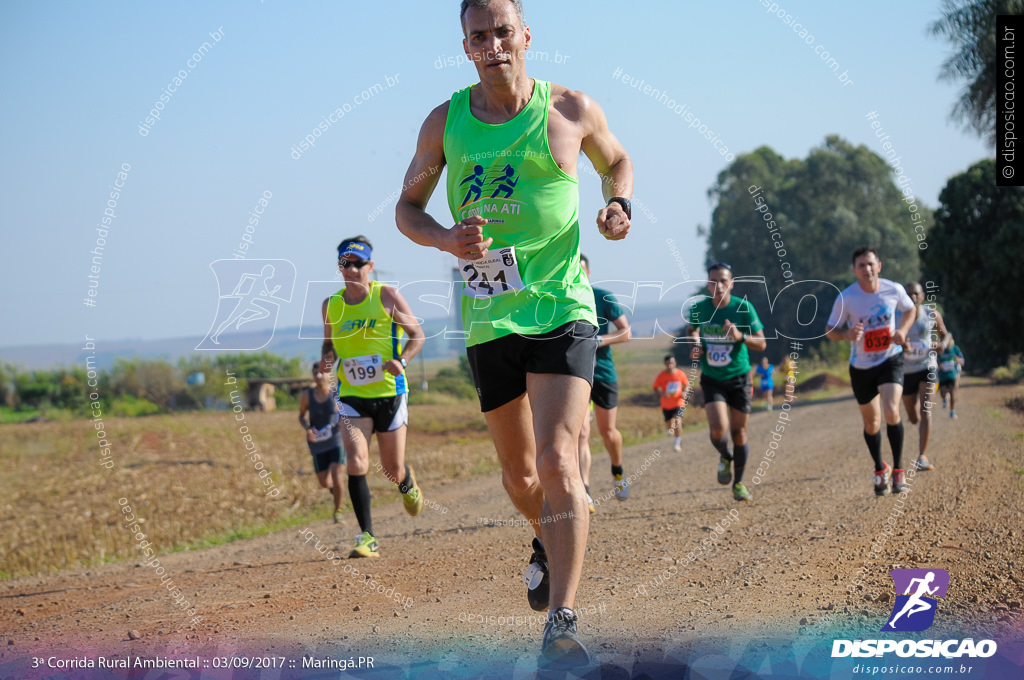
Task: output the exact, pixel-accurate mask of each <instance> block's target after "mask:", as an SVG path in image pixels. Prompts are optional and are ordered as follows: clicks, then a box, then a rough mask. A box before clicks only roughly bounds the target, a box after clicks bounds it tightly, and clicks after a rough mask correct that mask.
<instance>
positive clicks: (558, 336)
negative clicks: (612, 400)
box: [466, 321, 597, 413]
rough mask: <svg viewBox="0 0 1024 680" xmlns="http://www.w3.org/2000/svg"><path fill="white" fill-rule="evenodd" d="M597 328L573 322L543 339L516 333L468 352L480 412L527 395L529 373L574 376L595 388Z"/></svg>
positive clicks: (544, 336) (474, 347) (543, 335)
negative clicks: (525, 393)
mask: <svg viewBox="0 0 1024 680" xmlns="http://www.w3.org/2000/svg"><path fill="white" fill-rule="evenodd" d="M596 354H597V328H596V327H594V326H591V325H590V324H589V323H587V322H585V321H570V322H569V323H567V324H563V325H561V326H559V327H558V328H556V329H554V330H553V331H548V332H547V333H542V334H540V335H519V334H516V333H513V334H512V335H506V336H504V337H501V338H497V339H495V340H491V341H489V342H484V343H481V344H479V345H473V346H472V347H467V348H466V356H467V358H468V359H469V368H470V370H471V371H472V372H473V382H474V383H475V384H476V393H477V395H478V396H479V397H480V410H481V411H483V412H484V413H486V412H487V411H493V410H494V409H496V408H498V407H499V406H504V405H505V404H507V403H509V402H510V401H512V400H513V399H515V398H517V397H519V396H520V395H521V394H523V393H524V392H526V374H527V373H555V374H558V375H574V376H576V377H579V378H583V379H584V380H586V381H587V382H588V383H590V384H591V385H593V384H594V359H595V357H596Z"/></svg>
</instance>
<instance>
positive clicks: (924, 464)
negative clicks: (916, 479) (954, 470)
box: [915, 456, 935, 472]
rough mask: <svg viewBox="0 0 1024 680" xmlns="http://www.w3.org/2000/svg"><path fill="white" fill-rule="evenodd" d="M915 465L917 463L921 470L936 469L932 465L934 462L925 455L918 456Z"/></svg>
mask: <svg viewBox="0 0 1024 680" xmlns="http://www.w3.org/2000/svg"><path fill="white" fill-rule="evenodd" d="M915 465H917V469H918V470H920V471H921V472H927V471H928V470H934V469H935V466H934V465H932V462H931V461H930V460H928V459H927V458H925V457H924V456H921V457H920V458H918V459H917V463H915Z"/></svg>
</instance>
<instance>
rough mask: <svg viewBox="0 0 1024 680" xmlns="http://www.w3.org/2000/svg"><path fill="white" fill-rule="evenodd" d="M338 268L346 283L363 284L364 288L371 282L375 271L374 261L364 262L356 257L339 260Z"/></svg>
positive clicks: (347, 256) (349, 256) (348, 256)
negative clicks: (371, 275) (371, 276)
mask: <svg viewBox="0 0 1024 680" xmlns="http://www.w3.org/2000/svg"><path fill="white" fill-rule="evenodd" d="M338 268H339V269H341V276H342V278H344V279H345V282H346V283H361V284H363V285H364V286H365V285H366V284H367V283H369V281H370V272H372V271H373V260H363V259H361V258H359V257H356V256H355V255H346V256H345V257H343V258H341V259H340V260H338Z"/></svg>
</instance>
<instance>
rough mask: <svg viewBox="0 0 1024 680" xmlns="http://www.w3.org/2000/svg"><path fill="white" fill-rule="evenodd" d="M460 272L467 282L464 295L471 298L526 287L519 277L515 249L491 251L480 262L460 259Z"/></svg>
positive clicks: (485, 296) (490, 295)
mask: <svg viewBox="0 0 1024 680" xmlns="http://www.w3.org/2000/svg"><path fill="white" fill-rule="evenodd" d="M459 271H461V272H462V279H463V280H464V281H465V282H466V287H465V288H464V289H463V290H462V294H463V295H466V296H469V297H474V298H487V297H493V296H495V295H503V294H504V293H508V292H511V291H514V290H522V289H523V288H524V287H525V286H524V285H523V279H522V277H521V276H519V266H518V262H517V261H516V249H515V247H509V248H501V249H500V250H496V251H491V252H489V253H488V254H487V256H486V257H484V258H482V259H480V260H472V261H470V260H463V259H459Z"/></svg>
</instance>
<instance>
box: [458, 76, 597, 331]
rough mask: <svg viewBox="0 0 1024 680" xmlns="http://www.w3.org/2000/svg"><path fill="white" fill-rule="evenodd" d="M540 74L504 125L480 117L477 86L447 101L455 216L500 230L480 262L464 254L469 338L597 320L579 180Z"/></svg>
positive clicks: (487, 232)
mask: <svg viewBox="0 0 1024 680" xmlns="http://www.w3.org/2000/svg"><path fill="white" fill-rule="evenodd" d="M534 83H535V84H534V88H533V95H532V97H531V98H530V102H529V103H528V104H527V105H526V108H524V109H523V110H522V111H520V112H519V114H518V115H517V116H516V117H515V118H513V119H512V120H510V121H508V122H507V123H502V124H500V125H490V124H487V123H483V122H481V121H480V120H478V119H477V118H475V117H474V116H473V114H472V113H471V111H470V106H469V93H470V90H471V89H472V87H467V88H466V89H464V90H460V91H458V92H456V93H455V94H454V95H452V99H451V103H450V105H449V107H448V121H447V123H446V125H445V130H444V154H445V161H446V162H447V164H448V184H447V189H448V207H449V209H450V210H451V213H452V219H453V220H454V221H455V222H460V221H462V220H464V219H465V218H467V217H469V216H471V215H479V216H481V217H483V218H485V219H487V220H488V223H487V224H486V225H484V236H485V237H491V238H493V239H494V243H493V244H492V245H491V247H490V249H489V250H488V255H487V257H486V258H484V259H483V260H482V261H476V262H469V261H465V260H459V269H460V273H461V274H462V277H463V279H464V283H463V294H462V323H463V328H464V329H465V330H466V331H467V333H468V334H467V337H466V345H467V346H472V345H478V344H481V343H484V342H488V341H490V340H495V339H497V338H500V337H503V336H506V335H511V334H513V333H518V334H520V335H539V334H541V333H545V332H547V331H550V330H553V329H554V328H557V327H558V326H561V325H563V324H566V323H569V322H571V321H586V322H589V323H591V324H593V325H594V326H596V325H597V315H596V314H595V312H594V293H593V291H592V290H591V288H590V283H589V281H588V280H587V277H586V276H585V275H584V274H583V269H582V267H581V266H580V235H579V215H578V212H579V200H580V198H579V182H578V181H577V180H576V178H574V177H570V176H569V175H568V174H567V173H566V172H565V171H563V170H562V169H561V168H559V167H558V164H557V163H556V162H555V161H554V159H553V158H552V157H551V148H550V146H549V145H548V109H549V107H550V105H551V83H548V82H545V81H543V80H535V81H534Z"/></svg>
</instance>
